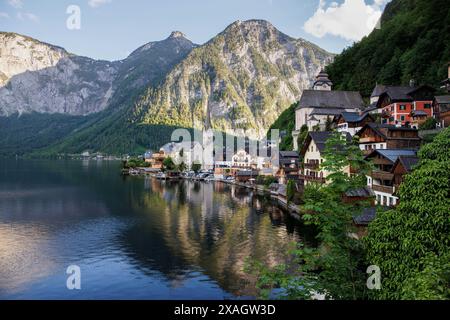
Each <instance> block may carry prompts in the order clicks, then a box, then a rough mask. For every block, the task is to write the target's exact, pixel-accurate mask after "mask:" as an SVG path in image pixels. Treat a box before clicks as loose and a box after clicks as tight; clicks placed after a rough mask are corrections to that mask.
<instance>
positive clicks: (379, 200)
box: [377, 194, 381, 204]
mask: <svg viewBox="0 0 450 320" xmlns="http://www.w3.org/2000/svg"><path fill="white" fill-rule="evenodd" d="M377 203H378V204H381V196H380V195H379V194H377Z"/></svg>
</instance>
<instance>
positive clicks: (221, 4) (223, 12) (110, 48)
mask: <svg viewBox="0 0 450 320" xmlns="http://www.w3.org/2000/svg"><path fill="white" fill-rule="evenodd" d="M387 2H389V0H331V1H329V0H226V1H225V0H0V31H10V32H16V33H20V34H24V35H27V36H30V37H33V38H36V39H38V40H40V41H44V42H47V43H51V44H54V45H58V46H61V47H63V48H65V49H66V50H68V51H69V52H72V53H74V54H78V55H83V56H88V57H91V58H95V59H104V60H111V61H112V60H119V59H124V58H125V57H127V56H128V55H129V54H130V53H131V52H132V51H134V50H135V49H136V48H138V47H140V46H141V45H143V44H145V43H148V42H150V41H158V40H163V39H165V38H167V37H168V36H169V35H170V33H171V32H172V31H181V32H183V33H184V34H185V35H186V37H187V38H188V39H190V40H191V41H193V42H194V43H197V44H203V43H205V42H207V41H208V40H210V39H211V38H212V37H214V36H215V35H217V34H218V33H220V32H221V31H223V30H224V29H225V28H226V27H227V26H228V25H229V24H231V23H233V22H234V21H236V20H242V21H244V20H248V19H264V20H268V21H270V22H271V23H272V24H273V25H274V26H275V27H276V28H278V29H279V30H280V31H282V32H284V33H286V34H287V35H289V36H291V37H294V38H303V39H306V40H308V41H311V42H313V43H315V44H317V45H319V46H320V47H322V48H324V49H325V50H328V51H329V52H333V53H340V52H341V51H342V50H343V49H344V48H345V47H347V46H350V45H351V44H352V43H354V42H355V41H359V40H360V39H361V38H362V37H364V36H365V35H367V34H369V33H370V32H371V31H372V30H373V28H374V27H376V26H377V21H378V20H379V18H380V16H381V13H382V11H383V9H384V7H385V5H386V3H387Z"/></svg>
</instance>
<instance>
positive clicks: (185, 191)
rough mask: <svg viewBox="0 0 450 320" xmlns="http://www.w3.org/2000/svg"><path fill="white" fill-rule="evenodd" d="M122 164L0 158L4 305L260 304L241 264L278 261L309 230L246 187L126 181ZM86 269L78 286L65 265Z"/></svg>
mask: <svg viewBox="0 0 450 320" xmlns="http://www.w3.org/2000/svg"><path fill="white" fill-rule="evenodd" d="M120 166H121V163H120V162H113V161H75V160H71V161H64V160H58V161H50V160H33V161H27V160H0V299H236V298H252V297H254V296H255V294H256V293H255V289H254V288H255V285H254V281H255V279H254V277H252V276H250V275H248V274H247V273H246V272H244V270H243V267H244V265H245V263H246V261H247V259H255V260H260V261H264V262H265V263H267V264H269V265H272V266H274V265H277V264H279V263H282V262H283V261H284V256H285V252H286V249H287V247H288V245H289V244H290V243H292V242H294V241H299V242H305V243H307V244H308V243H309V242H312V241H313V235H312V234H311V232H310V230H309V229H308V228H306V227H304V226H302V225H301V224H300V223H299V222H298V221H297V220H295V219H294V218H291V217H289V216H288V215H287V214H285V213H284V212H283V211H282V210H280V209H279V208H278V207H277V205H276V204H275V203H274V202H273V201H271V200H270V199H267V198H265V197H262V196H257V195H255V194H254V193H253V192H252V191H250V190H248V189H245V188H240V187H235V186H231V185H227V184H223V183H220V182H209V183H208V182H189V181H180V182H163V181H158V180H155V179H152V178H150V177H122V176H121V175H120ZM71 265H77V266H79V267H80V270H81V290H69V289H67V287H66V281H67V278H68V275H67V274H66V269H67V268H68V267H69V266H71Z"/></svg>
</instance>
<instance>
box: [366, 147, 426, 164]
mask: <svg viewBox="0 0 450 320" xmlns="http://www.w3.org/2000/svg"><path fill="white" fill-rule="evenodd" d="M375 153H378V154H380V155H381V156H383V157H385V158H386V159H388V160H389V161H391V162H392V163H394V162H395V161H397V159H398V157H401V156H410V157H415V156H416V155H417V151H415V150H405V149H377V150H374V151H373V152H371V153H370V154H369V155H368V156H367V157H366V159H367V158H369V157H371V156H372V155H373V154H375Z"/></svg>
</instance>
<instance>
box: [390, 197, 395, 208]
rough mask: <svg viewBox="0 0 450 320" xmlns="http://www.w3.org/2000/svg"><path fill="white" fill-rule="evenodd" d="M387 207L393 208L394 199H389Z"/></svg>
mask: <svg viewBox="0 0 450 320" xmlns="http://www.w3.org/2000/svg"><path fill="white" fill-rule="evenodd" d="M389 205H390V206H391V207H393V206H394V198H392V197H389Z"/></svg>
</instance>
